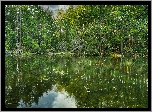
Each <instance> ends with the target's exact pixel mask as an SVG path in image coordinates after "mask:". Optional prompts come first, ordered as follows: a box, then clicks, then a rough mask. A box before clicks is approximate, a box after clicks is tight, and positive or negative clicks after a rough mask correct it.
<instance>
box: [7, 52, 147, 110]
mask: <svg viewBox="0 0 152 112" xmlns="http://www.w3.org/2000/svg"><path fill="white" fill-rule="evenodd" d="M5 105H6V107H7V108H147V107H148V59H146V58H138V59H133V58H122V59H113V58H109V57H107V58H101V57H61V56H60V57H59V56H56V57H55V56H53V57H50V56H42V55H39V56H32V57H13V56H11V57H10V56H7V57H6V58H5Z"/></svg>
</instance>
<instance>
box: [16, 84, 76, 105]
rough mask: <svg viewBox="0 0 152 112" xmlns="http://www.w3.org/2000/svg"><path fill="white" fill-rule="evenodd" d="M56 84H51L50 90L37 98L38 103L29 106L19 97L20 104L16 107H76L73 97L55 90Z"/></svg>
mask: <svg viewBox="0 0 152 112" xmlns="http://www.w3.org/2000/svg"><path fill="white" fill-rule="evenodd" d="M56 89H57V88H56V86H53V89H52V90H51V91H48V92H46V93H44V94H43V96H42V97H40V98H39V100H38V104H36V103H32V105H31V106H26V105H25V104H24V103H23V100H22V99H21V101H20V105H19V106H18V107H17V108H76V105H75V99H74V98H73V97H68V94H67V93H66V92H65V91H62V92H55V91H56Z"/></svg>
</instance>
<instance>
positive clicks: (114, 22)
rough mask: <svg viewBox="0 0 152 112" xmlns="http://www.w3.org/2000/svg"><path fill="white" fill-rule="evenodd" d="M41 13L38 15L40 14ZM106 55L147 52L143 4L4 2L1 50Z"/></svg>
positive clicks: (145, 8) (145, 20) (146, 31)
mask: <svg viewBox="0 0 152 112" xmlns="http://www.w3.org/2000/svg"><path fill="white" fill-rule="evenodd" d="M40 15H41V16H40ZM16 43H19V46H20V47H21V48H22V49H23V52H24V53H27V52H30V53H46V52H56V53H57V52H72V53H75V54H77V55H79V56H82V55H102V56H108V55H110V54H111V53H112V52H114V53H119V54H123V55H125V56H128V55H129V56H132V55H134V54H135V53H136V54H138V55H141V56H142V55H145V54H147V53H148V6H147V5H78V6H77V7H76V8H74V7H73V6H72V5H71V6H70V7H69V8H68V10H66V11H64V10H62V9H61V10H58V13H57V18H53V17H52V12H51V11H49V10H43V8H42V7H41V6H37V5H21V6H20V5H6V6H5V50H6V51H9V52H10V51H11V52H12V51H15V50H16V49H17V48H18V47H17V46H16Z"/></svg>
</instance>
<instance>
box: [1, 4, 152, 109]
mask: <svg viewBox="0 0 152 112" xmlns="http://www.w3.org/2000/svg"><path fill="white" fill-rule="evenodd" d="M148 9H149V6H148V5H77V6H75V5H70V6H69V7H68V8H67V9H66V10H65V9H56V10H55V11H56V16H54V12H53V11H52V10H50V9H49V7H48V8H44V6H43V5H5V101H4V102H5V106H2V107H6V108H11V109H12V108H107V109H108V108H125V109H126V108H148V106H149V102H148V99H149V98H148V91H149V90H148V85H149V81H148V42H149V39H148ZM70 98H71V100H69V99H70Z"/></svg>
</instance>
